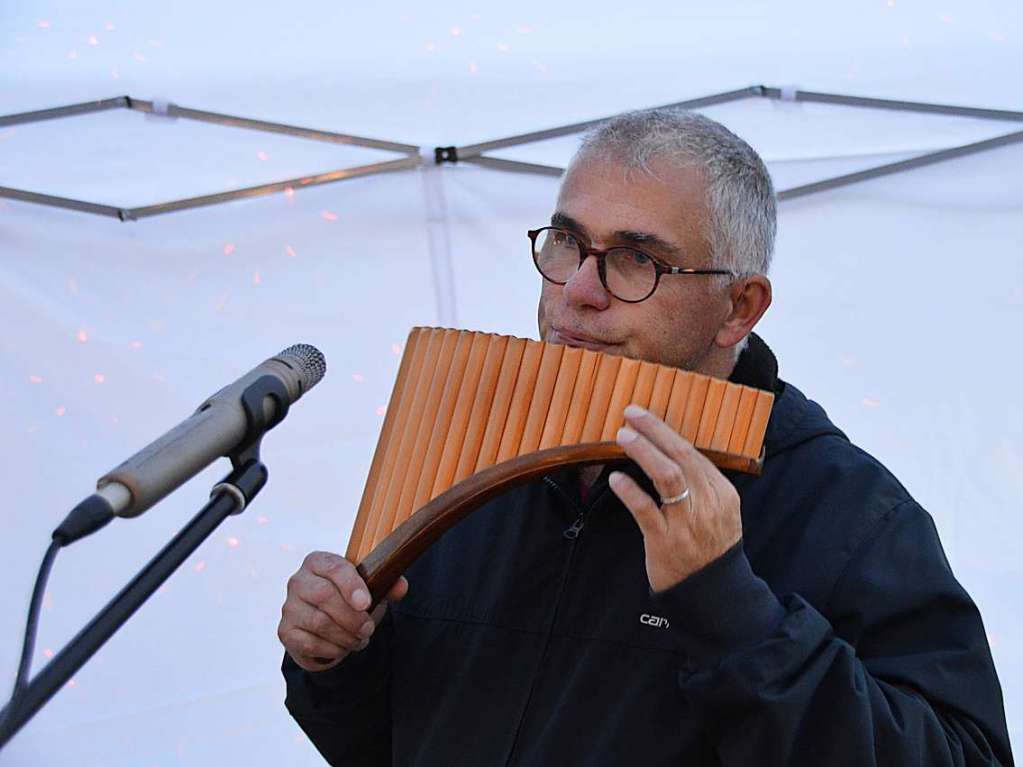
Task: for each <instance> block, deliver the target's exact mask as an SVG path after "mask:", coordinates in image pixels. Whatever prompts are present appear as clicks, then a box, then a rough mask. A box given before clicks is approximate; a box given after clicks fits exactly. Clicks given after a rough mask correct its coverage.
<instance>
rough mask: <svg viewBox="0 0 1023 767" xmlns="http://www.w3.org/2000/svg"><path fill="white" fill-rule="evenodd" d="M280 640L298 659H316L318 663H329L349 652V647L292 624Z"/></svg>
mask: <svg viewBox="0 0 1023 767" xmlns="http://www.w3.org/2000/svg"><path fill="white" fill-rule="evenodd" d="M280 640H281V644H283V645H284V648H285V649H286V650H287V651H288V652H289V653H290V654H291V655H292V657H295V659H296V660H299V659H302V660H305V661H310V660H313V659H315V660H316V662H317V663H320V664H327V663H331V662H333V661H335V660H337V659H338V658H342V657H344V656H345V655H347V654H348V650H347V649H345V648H343V647H339V646H338V645H336V644H334V643H333V642H328V641H327V640H326V639H324V638H322V637H318V636H316V635H315V634H312V633H310V632H308V631H306V630H305V629H302V628H299V627H297V626H292V627H291V628H289V629H288V630H287V631H286V632H284V633H283V635H282V636H281V637H280Z"/></svg>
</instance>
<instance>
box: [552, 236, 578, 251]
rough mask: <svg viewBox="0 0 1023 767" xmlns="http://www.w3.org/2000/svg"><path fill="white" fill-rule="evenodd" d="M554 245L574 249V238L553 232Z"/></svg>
mask: <svg viewBox="0 0 1023 767" xmlns="http://www.w3.org/2000/svg"><path fill="white" fill-rule="evenodd" d="M554 244H555V245H558V246H561V247H566V248H574V247H576V241H575V237H573V236H572V235H570V234H568V233H566V232H555V233H554Z"/></svg>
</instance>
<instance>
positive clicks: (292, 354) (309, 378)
mask: <svg viewBox="0 0 1023 767" xmlns="http://www.w3.org/2000/svg"><path fill="white" fill-rule="evenodd" d="M277 359H279V360H281V361H282V362H285V363H287V364H288V365H289V366H291V367H292V368H294V369H295V370H298V371H299V372H300V373H301V375H302V388H303V390H305V391H309V390H310V389H312V388H313V387H314V386H316V384H318V383H319V382H320V381H321V380H322V379H323V376H324V375H325V374H326V372H327V360H326V358H325V357H324V356H323V352H321V351H320V350H319V349H317V348H316V347H315V346H312V345H311V344H295V345H294V346H289V347H288V348H287V349H285V350H284V351H282V352H281V353H280V354H278V355H277Z"/></svg>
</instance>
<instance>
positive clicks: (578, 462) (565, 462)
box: [358, 442, 761, 609]
mask: <svg viewBox="0 0 1023 767" xmlns="http://www.w3.org/2000/svg"><path fill="white" fill-rule="evenodd" d="M700 452H702V453H703V454H704V455H705V456H707V457H708V458H709V459H710V460H711V461H712V462H713V463H714V464H715V465H716V466H718V467H719V468H722V469H730V470H736V471H743V472H746V473H750V474H759V473H760V467H761V461H754V460H750V459H748V458H742V457H737V456H735V455H728V454H725V453H718V452H715V451H710V450H701V451H700ZM624 460H626V456H625V452H624V451H623V450H622V448H621V447H620V446H619V445H618V443H616V442H596V443H589V444H585V445H567V446H562V447H554V448H550V449H549V450H540V451H537V452H534V453H527V454H526V455H521V456H518V457H517V458H512V459H510V460H508V461H504V462H502V463H499V464H497V465H495V466H491V467H489V468H487V469H483V470H482V471H480V472H478V473H476V474H473V475H472V476H470V477H468V478H467V479H465V480H463V481H461V482H459V483H458V484H457V485H454V486H453V487H451V488H450V489H448V490H446V491H445V492H443V493H441V494H440V495H438V496H437V497H436V498H434V499H433V500H432V501H430V502H429V503H427V504H426V505H425V506H423V507H422V508H421V509H419V511H417V512H416V513H415V514H413V515H412V516H411V517H409V518H408V519H407V520H406V521H405V522H404V523H403V524H402V525H400V526H399V527H397V528H395V529H394V531H393V532H391V534H390V535H388V536H387V537H386V538H385V539H384V540H383V541H381V542H380V544H379V545H378V546H377V547H376V548H375V549H373V551H371V552H370V553H369V554H367V555H366V558H365V559H363V561H362V562H361V563H360V564H359V566H358V570H359V574H360V575H361V576H362V577H363V579H364V580H365V581H366V585H367V586H368V587H369V591H370V594H371V595H372V597H373V605H372V606H373V607H375V606H376V605H377V604H378V603H379V602H380V601H381V600H382V599H383V598H384V596H385V595H386V594H387V592H388V591H390V589H391V586H393V585H394V584H395V582H397V580H398V578H399V577H400V576H401V575H402V573H404V572H405V571H406V570H407V569H408V568H409V566H410V565H411V564H412V563H413V562H414V561H415V560H416V559H418V558H419V556H420V555H421V554H422V553H423V552H424V551H426V549H427V548H429V546H430V545H431V544H433V543H434V542H435V541H436V540H437V539H438V538H440V536H441V535H443V534H444V533H445V532H447V531H448V530H449V529H451V528H452V527H453V526H454V525H455V524H456V523H458V522H459V521H460V520H462V519H463V518H465V517H466V516H467V515H468V514H469V513H470V512H472V511H475V510H476V509H478V508H479V507H480V506H482V505H483V504H485V503H486V502H487V501H489V500H491V499H492V498H495V497H496V496H498V495H500V494H501V493H503V492H505V491H506V490H509V489H510V488H512V487H514V486H515V485H519V484H522V483H523V482H528V481H529V480H531V479H535V478H536V477H539V476H543V475H544V474H549V473H550V472H552V471H555V470H557V469H562V468H565V467H569V466H586V465H588V464H595V463H612V462H621V461H624ZM370 609H372V607H371V608H370Z"/></svg>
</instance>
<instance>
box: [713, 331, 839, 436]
mask: <svg viewBox="0 0 1023 767" xmlns="http://www.w3.org/2000/svg"><path fill="white" fill-rule="evenodd" d="M729 380H731V381H734V382H735V383H741V384H745V385H746V386H753V387H756V388H758V389H767V390H769V391H774V393H775V400H774V408H773V409H772V411H771V420H770V421H769V422H768V424H767V436H766V437H765V439H764V449H765V451H766V454H767V455H768V456H771V455H776V454H778V453H780V452H783V451H785V450H790V449H792V448H794V447H796V446H797V445H800V444H802V443H804V442H806V441H808V440H811V439H814V438H815V437H820V436H825V435H831V436H836V437H840V438H842V439H848V438H847V437H846V436H845V434H844V433H843V432H842V430H841V429H839V428H838V427H837V426H835V425H834V424H833V423H831V420H830V419H829V418H828V415H827V413H825V412H824V408H822V407H821V406H820V405H818V404H817V403H816V402H814V401H813V400H809V399H807V398H806V397H805V396H804V395H803V393H802V392H801V391H799V389H797V388H796V387H795V386H793V385H792V384H790V383H787V382H786V381H783V380H782V379H780V378H779V377H778V360H777V358H776V357H775V356H774V352H772V351H771V349H770V347H768V345H767V344H766V343H764V340H763V339H762V338H761V337H760V336H758V335H757V334H756V333H750V336H749V343H748V344H747V345H746V348H745V349H744V350H743V352H742V354H740V355H739V359H738V361H737V362H736V363H735V369H734V370H733V371H732V375H731V376H729Z"/></svg>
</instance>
